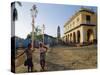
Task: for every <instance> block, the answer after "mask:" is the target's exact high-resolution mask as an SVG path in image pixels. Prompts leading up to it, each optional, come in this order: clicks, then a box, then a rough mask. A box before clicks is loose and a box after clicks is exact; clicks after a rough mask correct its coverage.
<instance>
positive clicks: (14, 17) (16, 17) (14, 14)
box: [11, 1, 22, 21]
mask: <svg viewBox="0 0 100 75" xmlns="http://www.w3.org/2000/svg"><path fill="white" fill-rule="evenodd" d="M16 3H17V4H18V5H19V6H22V4H21V2H19V1H15V2H12V3H11V11H12V13H11V14H12V20H13V21H16V20H18V12H17V9H16V7H15V5H16Z"/></svg>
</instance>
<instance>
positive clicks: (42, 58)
mask: <svg viewBox="0 0 100 75" xmlns="http://www.w3.org/2000/svg"><path fill="white" fill-rule="evenodd" d="M47 49H48V48H47V47H46V46H45V45H43V43H42V42H41V43H40V44H39V51H40V65H41V68H42V71H45V57H46V52H47Z"/></svg>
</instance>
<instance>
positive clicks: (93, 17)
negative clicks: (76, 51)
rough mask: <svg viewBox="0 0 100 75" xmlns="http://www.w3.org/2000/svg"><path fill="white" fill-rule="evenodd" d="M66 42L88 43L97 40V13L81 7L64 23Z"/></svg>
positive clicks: (64, 38)
mask: <svg viewBox="0 0 100 75" xmlns="http://www.w3.org/2000/svg"><path fill="white" fill-rule="evenodd" d="M63 40H64V42H65V43H74V44H87V43H96V41H97V14H96V13H95V12H94V11H93V10H90V9H87V8H81V9H80V10H79V11H78V12H76V13H75V14H74V15H73V16H72V17H71V18H70V19H69V21H67V22H66V23H65V25H64V37H63Z"/></svg>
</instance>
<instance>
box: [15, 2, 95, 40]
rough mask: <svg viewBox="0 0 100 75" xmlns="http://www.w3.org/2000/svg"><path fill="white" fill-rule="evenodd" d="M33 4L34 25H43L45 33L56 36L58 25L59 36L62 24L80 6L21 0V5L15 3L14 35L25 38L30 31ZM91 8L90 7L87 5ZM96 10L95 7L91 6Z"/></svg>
mask: <svg viewBox="0 0 100 75" xmlns="http://www.w3.org/2000/svg"><path fill="white" fill-rule="evenodd" d="M33 4H35V5H36V6H37V9H38V14H37V17H36V19H35V26H37V25H38V26H39V27H40V28H41V27H42V25H43V24H44V25H45V33H46V34H48V35H51V36H54V37H56V36H57V27H58V25H59V26H60V30H61V36H63V33H64V32H63V30H64V28H63V26H64V24H65V22H67V21H68V20H69V18H70V17H71V16H72V15H74V14H75V12H76V11H78V10H79V9H80V7H81V6H75V5H61V4H44V3H28V2H22V7H19V6H18V5H17V4H16V8H17V10H18V20H17V21H16V22H15V24H16V25H15V35H16V36H19V37H21V38H26V36H27V34H28V33H30V32H31V31H32V25H31V23H32V17H31V12H30V9H31V8H32V5H33ZM89 8H91V7H89ZM92 8H93V9H94V10H96V7H92Z"/></svg>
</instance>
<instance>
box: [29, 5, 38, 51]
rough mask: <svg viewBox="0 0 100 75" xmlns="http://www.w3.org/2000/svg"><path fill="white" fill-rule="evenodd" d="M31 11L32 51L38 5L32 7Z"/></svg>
mask: <svg viewBox="0 0 100 75" xmlns="http://www.w3.org/2000/svg"><path fill="white" fill-rule="evenodd" d="M30 11H31V16H32V38H31V39H32V50H33V49H34V27H35V25H34V24H35V18H36V16H37V12H38V11H37V7H36V5H33V6H32V9H30Z"/></svg>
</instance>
